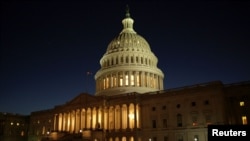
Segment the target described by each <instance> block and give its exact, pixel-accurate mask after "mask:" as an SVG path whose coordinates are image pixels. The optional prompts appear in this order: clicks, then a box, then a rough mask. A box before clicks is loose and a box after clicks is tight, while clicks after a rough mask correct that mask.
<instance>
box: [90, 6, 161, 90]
mask: <svg viewBox="0 0 250 141" xmlns="http://www.w3.org/2000/svg"><path fill="white" fill-rule="evenodd" d="M133 23H134V20H133V19H132V18H131V16H130V13H129V8H128V6H127V9H126V14H125V18H124V19H123V20H122V24H123V29H122V31H121V32H120V33H119V35H118V36H116V37H115V38H114V39H113V40H112V41H111V42H110V43H109V45H108V48H107V50H106V53H105V54H104V55H103V57H102V58H101V60H100V65H101V69H100V70H98V71H97V73H96V74H95V80H96V93H95V94H96V95H118V94H123V93H132V92H136V93H141V94H143V93H146V92H153V91H159V90H163V79H164V74H163V73H162V71H161V70H160V69H159V68H158V67H157V63H158V59H157V57H156V56H155V55H154V53H153V52H152V51H151V49H150V46H149V44H148V42H147V41H146V40H145V39H144V38H143V37H142V36H140V35H138V34H137V33H136V32H135V30H134V29H133Z"/></svg>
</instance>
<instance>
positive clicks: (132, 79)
mask: <svg viewBox="0 0 250 141" xmlns="http://www.w3.org/2000/svg"><path fill="white" fill-rule="evenodd" d="M130 79H131V86H134V85H135V78H134V75H133V74H132V75H131V77H130Z"/></svg>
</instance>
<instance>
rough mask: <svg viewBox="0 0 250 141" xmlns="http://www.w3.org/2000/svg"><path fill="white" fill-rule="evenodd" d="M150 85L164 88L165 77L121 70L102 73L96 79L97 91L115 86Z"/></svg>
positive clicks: (160, 88)
mask: <svg viewBox="0 0 250 141" xmlns="http://www.w3.org/2000/svg"><path fill="white" fill-rule="evenodd" d="M127 86H133V87H148V88H153V89H157V90H162V89H163V77H162V76H160V75H158V74H155V73H152V72H144V71H120V72H113V73H111V74H106V75H102V76H101V77H99V78H98V79H97V80H96V91H97V92H99V91H102V90H105V89H109V88H115V87H127Z"/></svg>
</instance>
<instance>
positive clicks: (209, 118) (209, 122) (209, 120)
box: [205, 115, 212, 125]
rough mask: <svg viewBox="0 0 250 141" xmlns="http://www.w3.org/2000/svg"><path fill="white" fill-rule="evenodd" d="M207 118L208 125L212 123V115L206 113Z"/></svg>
mask: <svg viewBox="0 0 250 141" xmlns="http://www.w3.org/2000/svg"><path fill="white" fill-rule="evenodd" d="M205 120H206V124H207V125H208V124H211V122H212V121H211V116H210V115H206V116H205Z"/></svg>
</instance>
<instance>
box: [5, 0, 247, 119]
mask: <svg viewBox="0 0 250 141" xmlns="http://www.w3.org/2000/svg"><path fill="white" fill-rule="evenodd" d="M126 4H128V5H129V7H130V14H131V17H132V18H133V19H134V20H135V23H134V29H135V31H136V32H137V33H138V34H140V35H141V36H143V37H144V38H145V39H146V40H147V41H148V42H149V44H150V46H151V49H152V51H153V52H154V53H155V55H156V56H157V57H158V59H159V63H158V67H159V68H160V69H161V70H162V71H163V72H164V74H165V79H164V85H165V89H169V88H177V87H183V86H188V85H194V84H198V83H205V82H210V81H216V80H221V81H222V82H223V83H225V84H228V83H236V82H241V81H247V80H250V63H249V60H250V52H249V51H250V49H249V47H250V30H249V26H250V22H249V13H250V12H249V9H250V2H249V1H226V0H225V1H218V0H214V1H162V2H161V1H146V2H144V1H139V0H138V1H137V0H136V2H135V0H134V1H122V0H113V1H109V2H102V1H95V0H92V1H91V2H88V1H85V0H82V1H80V0H79V1H75V0H69V1H49V0H45V1H21V0H16V1H13V0H2V1H1V51H0V52H1V69H0V70H1V71H0V72H1V73H0V84H1V85H0V112H10V113H19V114H25V115H27V114H30V112H33V111H37V110H45V109H50V108H53V107H54V106H55V105H61V104H64V103H66V102H67V101H70V100H72V99H73V98H74V97H76V96H77V95H79V94H80V93H81V92H86V91H87V92H88V93H91V94H94V92H95V81H94V74H95V73H96V71H97V70H98V69H99V68H100V65H99V60H100V59H101V57H102V55H103V54H104V53H105V51H106V49H107V46H108V44H109V42H110V41H111V40H112V39H113V38H114V37H115V36H117V35H118V34H119V33H120V31H121V30H122V24H121V20H122V19H123V18H124V17H125V7H126ZM87 71H91V72H93V75H88V76H87V75H86V72H87Z"/></svg>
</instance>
